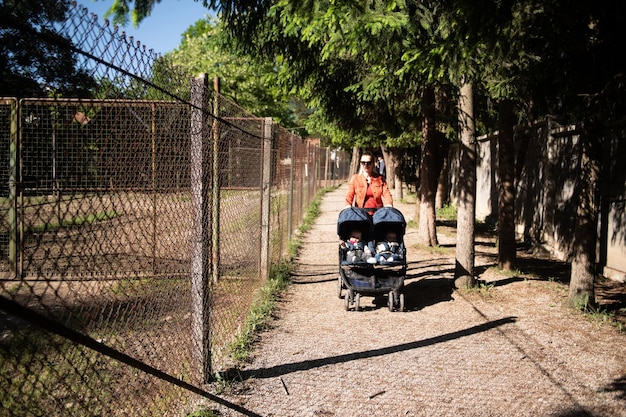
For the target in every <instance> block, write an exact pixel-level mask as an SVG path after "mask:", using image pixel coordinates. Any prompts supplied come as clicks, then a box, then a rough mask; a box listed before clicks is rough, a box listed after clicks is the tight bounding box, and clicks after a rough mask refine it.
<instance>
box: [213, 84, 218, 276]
mask: <svg viewBox="0 0 626 417" xmlns="http://www.w3.org/2000/svg"><path fill="white" fill-rule="evenodd" d="M219 92H220V78H219V77H213V116H214V118H213V129H212V132H211V137H212V138H213V147H212V153H213V171H212V177H213V194H212V209H213V210H212V213H211V214H212V226H211V230H212V237H211V238H212V245H211V256H212V260H213V268H212V271H213V282H214V283H216V282H217V281H218V280H219V276H220V250H219V249H220V245H219V239H220V158H219V156H220V154H219V150H220V129H219V127H220V126H219V122H218V118H219V116H220V113H219V112H220V108H219Z"/></svg>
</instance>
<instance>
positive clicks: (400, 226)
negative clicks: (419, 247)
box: [372, 207, 406, 240]
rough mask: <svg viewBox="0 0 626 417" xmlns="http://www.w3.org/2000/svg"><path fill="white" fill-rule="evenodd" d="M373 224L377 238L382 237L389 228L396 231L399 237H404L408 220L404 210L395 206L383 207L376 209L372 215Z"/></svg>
mask: <svg viewBox="0 0 626 417" xmlns="http://www.w3.org/2000/svg"><path fill="white" fill-rule="evenodd" d="M372 224H373V226H374V234H375V236H374V238H375V239H376V240H380V239H382V236H383V235H384V233H385V232H386V231H388V230H393V231H395V232H396V233H398V235H399V237H403V236H404V233H405V232H406V220H405V219H404V216H403V215H402V212H400V210H398V209H396V208H393V207H383V208H379V209H378V210H376V211H375V212H374V215H373V216H372Z"/></svg>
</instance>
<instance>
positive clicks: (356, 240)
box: [339, 229, 376, 264]
mask: <svg viewBox="0 0 626 417" xmlns="http://www.w3.org/2000/svg"><path fill="white" fill-rule="evenodd" d="M362 238H363V232H361V231H360V230H358V229H355V230H353V231H352V232H350V236H349V237H348V240H345V241H344V240H341V241H339V247H340V248H341V249H343V250H345V251H346V263H349V264H352V263H358V262H368V263H374V262H376V260H375V258H374V257H373V256H372V250H371V249H370V248H369V247H368V245H366V244H365V242H363V241H362V240H361V239H362Z"/></svg>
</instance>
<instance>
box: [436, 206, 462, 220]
mask: <svg viewBox="0 0 626 417" xmlns="http://www.w3.org/2000/svg"><path fill="white" fill-rule="evenodd" d="M457 215H458V213H457V208H456V206H454V205H452V204H448V205H446V206H443V207H442V208H440V209H437V212H436V216H437V218H438V219H440V220H456V218H457Z"/></svg>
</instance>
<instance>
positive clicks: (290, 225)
mask: <svg viewBox="0 0 626 417" xmlns="http://www.w3.org/2000/svg"><path fill="white" fill-rule="evenodd" d="M294 138H295V135H294V134H293V133H292V134H291V135H290V141H289V143H290V145H291V155H290V156H289V158H290V159H291V165H290V166H289V210H288V215H287V222H288V226H287V227H288V229H287V230H288V232H287V234H288V236H289V240H291V238H292V237H293V193H294V187H293V186H294V179H295V171H296V170H295V165H296V153H295V152H294V149H295V144H294V142H295V140H294Z"/></svg>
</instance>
